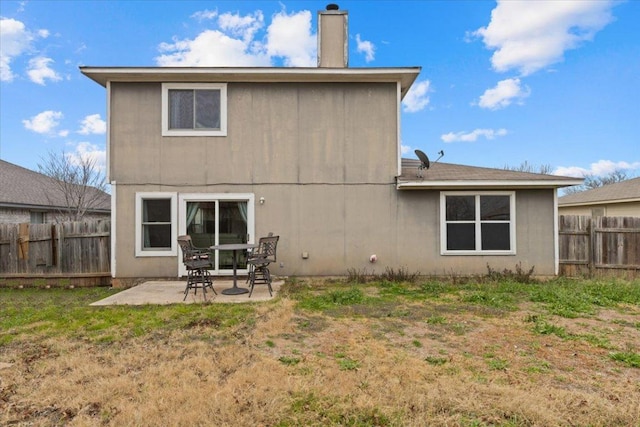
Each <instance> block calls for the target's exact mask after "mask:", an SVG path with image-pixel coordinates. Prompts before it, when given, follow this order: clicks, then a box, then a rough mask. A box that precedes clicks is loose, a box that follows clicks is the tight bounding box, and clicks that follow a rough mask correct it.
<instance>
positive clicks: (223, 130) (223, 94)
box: [162, 83, 227, 136]
mask: <svg viewBox="0 0 640 427" xmlns="http://www.w3.org/2000/svg"><path fill="white" fill-rule="evenodd" d="M171 89H193V90H199V89H201V90H211V89H218V90H220V129H219V130H218V129H216V130H213V129H169V90H171ZM162 136H227V84H226V83H162Z"/></svg>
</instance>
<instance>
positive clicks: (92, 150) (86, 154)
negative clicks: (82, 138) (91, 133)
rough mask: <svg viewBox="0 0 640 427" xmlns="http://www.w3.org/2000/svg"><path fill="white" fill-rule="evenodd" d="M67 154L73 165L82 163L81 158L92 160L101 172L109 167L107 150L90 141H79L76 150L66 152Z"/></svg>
mask: <svg viewBox="0 0 640 427" xmlns="http://www.w3.org/2000/svg"><path fill="white" fill-rule="evenodd" d="M66 156H67V159H69V163H71V164H72V165H76V166H78V165H81V164H82V163H81V160H92V161H93V162H94V163H93V164H94V166H95V168H96V169H97V170H99V171H101V172H104V171H105V170H106V167H107V152H106V151H105V150H100V147H98V146H97V145H95V144H91V143H90V142H79V143H78V144H76V146H75V151H74V152H72V153H66Z"/></svg>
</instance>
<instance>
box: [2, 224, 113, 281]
mask: <svg viewBox="0 0 640 427" xmlns="http://www.w3.org/2000/svg"><path fill="white" fill-rule="evenodd" d="M110 234H111V221H110V220H87V221H82V222H65V223H60V224H0V286H2V285H5V286H16V285H17V286H21V285H24V286H31V285H33V284H34V282H37V284H46V285H49V284H51V285H60V284H63V285H80V286H83V285H84V286H94V285H108V284H109V282H110V280H109V279H110V261H111V240H110Z"/></svg>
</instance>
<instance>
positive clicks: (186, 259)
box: [178, 235, 218, 301]
mask: <svg viewBox="0 0 640 427" xmlns="http://www.w3.org/2000/svg"><path fill="white" fill-rule="evenodd" d="M178 245H180V249H182V262H183V263H184V265H185V267H186V268H187V286H186V288H185V289H184V298H183V299H182V301H184V300H186V299H187V295H188V294H189V290H190V289H193V291H194V294H197V293H198V288H200V289H202V292H203V296H204V299H205V301H206V299H207V288H209V289H211V290H212V291H213V293H214V294H216V295H217V294H218V293H217V292H216V290H215V289H213V280H212V279H211V275H210V274H209V270H211V269H213V263H212V262H211V254H210V253H209V252H208V251H207V250H206V249H202V248H196V247H195V246H193V242H192V241H191V236H188V235H184V236H178Z"/></svg>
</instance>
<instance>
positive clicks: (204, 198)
mask: <svg viewBox="0 0 640 427" xmlns="http://www.w3.org/2000/svg"><path fill="white" fill-rule="evenodd" d="M188 202H215V203H216V222H215V224H216V225H215V228H216V230H215V239H216V241H215V244H216V245H217V244H218V243H219V241H218V239H219V238H220V233H219V228H218V227H219V225H220V224H219V223H220V221H219V218H218V216H219V208H218V203H219V202H247V234H248V235H249V239H248V243H255V237H254V236H255V195H254V194H253V193H183V194H178V235H183V234H187V203H188ZM218 262H219V253H218V251H215V263H214V266H215V267H216V268H215V270H210V272H211V274H212V275H215V276H230V275H232V274H233V269H230V268H229V269H219V268H218ZM247 273H248V270H247V269H246V268H244V269H238V274H247ZM186 275H187V269H186V268H185V266H184V264H183V262H182V254H181V253H180V256H178V276H179V277H182V276H186Z"/></svg>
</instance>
